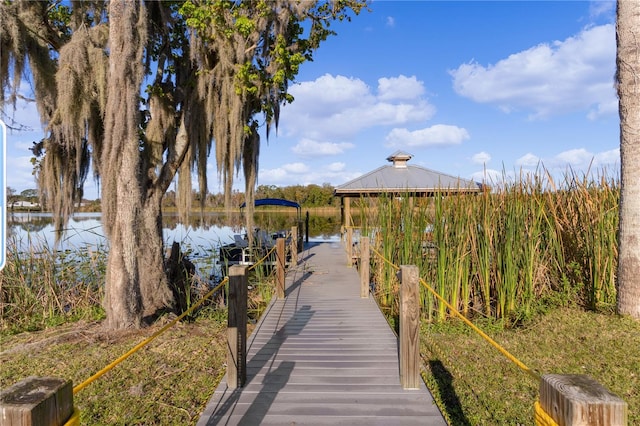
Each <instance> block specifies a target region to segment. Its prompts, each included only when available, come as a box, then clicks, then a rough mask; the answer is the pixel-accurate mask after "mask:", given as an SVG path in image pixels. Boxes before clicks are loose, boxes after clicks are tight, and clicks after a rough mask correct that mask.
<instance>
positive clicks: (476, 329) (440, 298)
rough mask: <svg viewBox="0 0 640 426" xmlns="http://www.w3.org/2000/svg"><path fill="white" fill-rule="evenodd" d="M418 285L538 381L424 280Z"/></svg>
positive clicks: (538, 378)
mask: <svg viewBox="0 0 640 426" xmlns="http://www.w3.org/2000/svg"><path fill="white" fill-rule="evenodd" d="M420 284H422V285H423V286H424V287H425V288H426V289H427V290H429V291H430V292H431V294H433V295H434V296H435V297H437V298H438V300H440V301H441V302H442V303H444V304H445V305H446V306H447V308H449V310H450V311H451V312H453V313H454V314H455V315H456V316H457V317H459V318H460V319H461V320H462V321H464V322H465V323H466V324H467V325H468V326H469V327H471V328H472V329H473V330H474V331H475V332H476V333H478V334H479V335H480V336H481V337H482V338H484V339H485V340H486V341H487V342H489V343H490V344H491V346H493V347H494V348H496V349H497V350H499V351H500V352H501V353H502V354H503V355H504V356H506V357H507V358H508V359H509V360H510V361H511V362H513V363H514V364H515V365H517V366H518V367H520V369H521V370H523V371H524V372H525V373H527V374H528V375H529V376H531V377H532V378H534V379H535V380H536V381H538V382H539V381H540V380H541V377H540V375H539V374H538V373H536V372H535V371H533V370H532V369H530V368H529V367H527V366H526V365H525V364H524V363H523V362H522V361H520V360H519V359H518V358H516V357H515V356H513V355H511V353H509V351H507V350H506V349H505V348H503V347H502V346H500V344H499V343H498V342H496V341H495V340H493V339H492V338H491V337H489V336H488V335H487V334H486V333H485V332H484V331H482V330H480V329H479V328H478V327H477V326H476V325H475V324H474V323H472V322H471V321H469V320H468V319H467V317H465V316H464V315H462V314H461V313H460V312H458V310H457V309H455V308H454V307H453V306H451V304H450V303H449V302H447V301H446V300H444V298H443V297H442V296H440V295H439V294H438V293H437V292H436V291H435V290H434V289H432V288H431V286H429V284H427V283H426V282H425V280H423V279H422V278H420Z"/></svg>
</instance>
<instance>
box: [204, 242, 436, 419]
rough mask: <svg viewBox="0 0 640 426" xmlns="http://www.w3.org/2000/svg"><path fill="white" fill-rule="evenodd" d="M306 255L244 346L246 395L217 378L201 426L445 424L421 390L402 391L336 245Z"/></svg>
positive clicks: (384, 331) (314, 247) (369, 302)
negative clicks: (215, 387)
mask: <svg viewBox="0 0 640 426" xmlns="http://www.w3.org/2000/svg"><path fill="white" fill-rule="evenodd" d="M307 246H308V247H307V248H306V249H305V251H303V252H302V253H300V255H299V257H300V262H299V264H298V265H297V266H296V267H294V268H291V269H290V270H289V271H288V272H287V279H286V289H285V294H286V297H285V299H279V300H274V301H273V302H272V303H271V304H270V306H269V307H268V308H267V310H266V311H265V313H264V314H263V316H262V318H261V320H260V321H259V322H258V324H257V325H256V328H255V330H254V331H253V333H252V335H251V336H250V338H249V341H248V343H247V350H248V352H247V382H246V384H245V386H244V387H242V388H238V389H229V388H228V387H227V383H226V377H225V378H223V379H222V381H221V382H220V384H219V385H218V388H217V389H216V391H215V393H214V395H213V397H212V398H211V400H210V401H209V404H208V405H207V407H206V409H205V411H204V413H203V414H202V416H201V418H200V420H199V421H198V425H199V426H208V425H296V426H299V425H384V426H392V425H403V426H405V425H446V422H445V421H444V419H443V417H442V414H441V413H440V411H439V410H438V408H437V406H436V405H435V403H434V402H433V398H432V396H431V394H430V393H429V391H428V390H427V388H426V387H425V386H424V384H423V383H420V388H419V389H416V390H404V389H402V386H401V385H400V379H399V364H398V342H397V338H396V336H395V334H394V333H393V331H392V330H391V329H390V327H389V325H388V324H387V322H386V320H385V318H384V316H383V315H382V313H381V312H380V310H379V309H378V307H377V305H376V303H375V301H374V300H373V299H372V298H371V297H369V298H368V299H367V298H361V297H360V279H359V276H358V273H357V271H356V269H355V268H349V267H348V266H347V263H346V255H345V251H344V249H343V247H342V244H340V243H338V242H322V243H311V244H308V245H307Z"/></svg>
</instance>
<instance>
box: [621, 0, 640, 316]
mask: <svg viewBox="0 0 640 426" xmlns="http://www.w3.org/2000/svg"><path fill="white" fill-rule="evenodd" d="M616 40H617V61H616V62H617V63H616V65H617V87H618V98H619V113H620V157H621V162H620V165H621V174H620V179H621V188H620V234H619V240H618V241H619V243H618V244H619V249H618V276H617V280H618V282H617V299H618V313H620V314H625V315H631V316H632V317H634V318H637V319H640V167H638V165H639V164H640V83H639V82H638V78H639V77H640V46H639V43H640V41H639V40H640V2H636V1H618V8H617V25H616Z"/></svg>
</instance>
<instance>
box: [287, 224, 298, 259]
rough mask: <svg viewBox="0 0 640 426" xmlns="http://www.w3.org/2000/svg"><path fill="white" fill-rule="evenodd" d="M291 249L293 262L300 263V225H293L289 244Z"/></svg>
mask: <svg viewBox="0 0 640 426" xmlns="http://www.w3.org/2000/svg"><path fill="white" fill-rule="evenodd" d="M289 247H290V248H289V249H290V250H291V263H292V264H293V265H297V264H298V226H297V225H296V226H292V227H291V243H290V244H289Z"/></svg>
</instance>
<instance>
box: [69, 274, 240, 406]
mask: <svg viewBox="0 0 640 426" xmlns="http://www.w3.org/2000/svg"><path fill="white" fill-rule="evenodd" d="M227 281H229V277H225V278H224V279H223V280H222V282H221V283H220V284H218V285H217V286H216V287H215V288H213V289H212V290H210V291H209V292H208V293H207V294H205V295H204V297H202V299H200V300H199V301H198V302H196V303H194V304H193V306H191V307H190V308H189V309H187V310H186V311H185V312H183V313H182V314H181V315H180V316H179V317H177V318H176V319H174V320H173V321H171V322H170V323H168V324H167V325H165V326H164V327H162V328H161V329H160V330H158V331H156V332H155V333H153V334H152V335H151V336H149V337H147V338H146V339H145V340H143V341H142V342H140V343H138V344H137V345H136V346H134V347H133V348H132V349H130V350H129V351H128V352H127V353H125V354H124V355H122V356H120V357H119V358H118V359H116V360H115V361H113V362H112V363H111V364H109V365H107V366H106V367H104V368H103V369H102V370H100V371H98V372H97V373H95V374H94V375H93V376H91V377H89V378H88V379H87V380H85V381H84V382H82V383H80V384H79V385H77V386H75V387H74V388H73V393H74V394H76V393H78V392H80V391H81V390H82V389H84V388H85V387H87V386H88V385H90V384H91V383H93V382H94V381H96V380H97V379H99V378H100V377H102V376H103V375H104V374H106V373H108V372H109V371H111V370H112V369H113V368H114V367H115V366H116V365H118V364H120V363H121V362H122V361H124V360H125V359H127V358H129V357H130V356H131V355H133V354H134V353H136V352H137V351H139V350H140V349H141V348H142V347H144V346H146V345H147V344H148V343H150V342H151V341H152V340H153V339H155V338H156V337H158V336H159V335H160V334H162V333H164V332H165V331H166V330H168V329H169V328H171V327H173V326H174V325H175V324H176V323H177V322H178V321H180V320H181V319H183V318H184V317H186V316H187V315H189V314H191V313H192V312H193V311H194V310H195V309H196V308H197V307H199V306H200V305H202V304H203V303H204V302H205V301H206V300H207V299H208V298H209V297H210V296H211V295H212V294H213V293H215V292H216V291H218V290H220V289H221V288H222V286H223V285H225V284H226V283H227Z"/></svg>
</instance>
